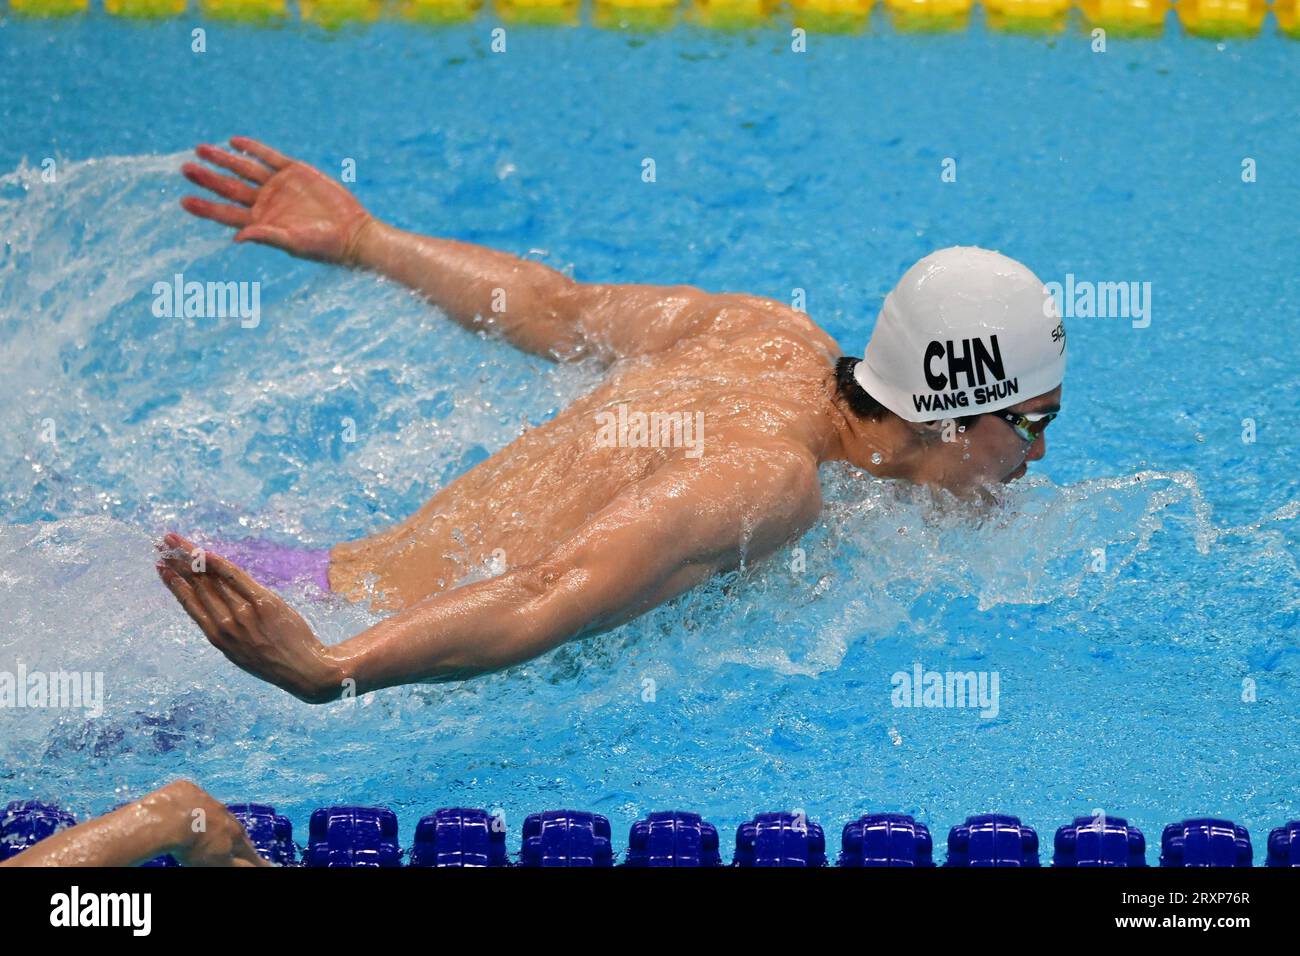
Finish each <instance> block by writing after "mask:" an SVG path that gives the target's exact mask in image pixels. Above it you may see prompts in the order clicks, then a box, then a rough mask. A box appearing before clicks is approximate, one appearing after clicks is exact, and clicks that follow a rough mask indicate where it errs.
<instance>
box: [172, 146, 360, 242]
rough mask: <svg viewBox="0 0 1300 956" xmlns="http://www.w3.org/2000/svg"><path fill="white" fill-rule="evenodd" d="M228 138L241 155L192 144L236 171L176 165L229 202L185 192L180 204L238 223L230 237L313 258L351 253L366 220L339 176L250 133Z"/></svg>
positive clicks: (196, 212)
mask: <svg viewBox="0 0 1300 956" xmlns="http://www.w3.org/2000/svg"><path fill="white" fill-rule="evenodd" d="M230 145H231V146H233V147H234V148H235V149H237V150H239V152H240V153H243V154H246V155H235V154H234V153H230V152H227V151H225V150H222V149H218V148H216V147H215V146H208V145H207V144H203V145H200V146H198V147H196V148H195V150H194V152H195V153H196V154H198V156H199V158H200V159H204V160H207V161H208V162H209V163H212V164H213V165H214V166H220V167H222V168H223V169H228V170H230V171H231V172H232V173H235V174H236V175H235V176H223V175H221V174H220V173H216V172H213V171H212V170H211V169H209V168H208V167H206V166H200V165H199V164H198V163H185V164H184V165H183V166H181V173H182V174H183V175H184V176H185V178H186V179H188V180H189V181H190V182H192V183H194V184H195V185H197V186H201V187H203V188H204V189H208V190H211V191H212V192H214V193H216V194H217V195H218V196H221V197H222V198H224V199H229V200H230V202H229V203H223V202H213V201H212V200H209V199H200V198H198V197H197V196H186V197H185V198H184V199H182V200H181V206H182V207H183V208H184V209H185V210H186V211H187V212H190V213H193V214H194V215H196V216H198V217H200V218H202V219H211V220H212V221H213V222H219V223H222V224H224V225H227V226H233V227H234V228H236V229H238V230H239V231H238V232H236V233H235V241H236V242H260V243H263V244H265V245H268V246H274V247H275V248H277V249H283V250H284V251H285V252H287V253H289V254H290V255H294V256H298V257H300V258H303V259H314V260H316V261H318V262H333V263H339V264H345V265H350V264H352V263H353V262H354V261H355V253H356V247H357V243H358V240H359V238H360V236H361V232H362V230H363V229H364V228H365V227H366V225H367V224H369V223H371V222H373V220H372V219H371V216H370V214H369V213H368V212H366V210H365V209H364V208H362V206H361V203H359V202H357V200H356V197H354V196H353V195H352V194H351V193H350V192H348V191H347V189H346V188H344V187H343V185H342V184H341V183H339V182H337V181H335V180H334V179H331V178H330V177H329V176H326V175H325V174H324V173H322V172H321V171H320V170H318V169H315V168H313V167H311V166H308V165H307V164H306V163H304V162H300V161H298V160H296V159H290V158H289V157H288V156H285V155H283V154H282V153H279V152H277V151H276V150H274V149H272V148H271V147H269V146H266V145H264V144H262V143H259V142H258V141H257V140H255V139H249V138H248V137H246V136H235V137H232V138H231V140H230ZM236 177H239V178H236Z"/></svg>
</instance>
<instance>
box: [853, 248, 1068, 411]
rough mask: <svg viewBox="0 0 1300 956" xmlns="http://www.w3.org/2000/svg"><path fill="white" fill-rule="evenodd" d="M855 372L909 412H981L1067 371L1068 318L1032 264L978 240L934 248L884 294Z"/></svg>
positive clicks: (1039, 390) (1019, 398)
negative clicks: (972, 243)
mask: <svg viewBox="0 0 1300 956" xmlns="http://www.w3.org/2000/svg"><path fill="white" fill-rule="evenodd" d="M853 377H854V378H855V379H857V382H858V384H859V385H861V386H862V387H863V388H864V389H866V390H867V393H868V394H869V395H871V397H872V398H874V399H876V400H877V401H878V402H880V404H882V405H884V406H885V407H886V408H888V409H889V410H890V411H891V412H893V413H894V414H896V415H898V416H899V417H900V418H904V419H906V420H907V421H909V422H931V421H936V420H938V419H941V418H960V417H961V416H963V415H979V414H982V413H983V412H993V411H997V410H998V409H999V408H1007V407H1008V406H1011V405H1018V404H1019V403H1021V402H1023V401H1025V400H1026V399H1030V398H1033V397H1034V396H1036V395H1041V394H1043V393H1044V392H1050V391H1051V390H1052V389H1054V388H1056V386H1058V385H1060V384H1061V380H1062V379H1063V378H1064V377H1065V325H1064V324H1063V323H1062V322H1061V319H1060V312H1059V310H1058V309H1057V307H1056V299H1055V298H1054V297H1053V296H1052V294H1051V293H1050V292H1048V291H1047V290H1046V289H1044V288H1043V283H1042V282H1040V281H1039V279H1038V277H1037V276H1036V275H1034V274H1033V273H1032V272H1030V271H1029V269H1028V268H1026V267H1025V266H1023V265H1021V264H1020V263H1019V262H1016V261H1015V260H1014V259H1008V258H1007V257H1006V256H1004V255H1002V254H1000V253H997V252H990V251H989V250H988V249H978V248H976V247H974V246H954V247H952V248H951V249H940V250H939V251H938V252H934V253H931V254H930V255H928V256H926V257H925V258H924V259H922V260H921V261H920V262H918V263H917V264H916V265H914V266H912V268H910V269H908V270H907V272H906V273H904V274H903V278H901V279H899V280H898V285H896V286H894V290H893V291H892V292H890V293H889V295H887V296H886V297H885V304H884V306H883V307H882V308H881V310H880V315H879V317H878V318H877V319H876V328H875V331H874V332H872V334H871V341H870V342H868V343H867V353H866V356H865V357H864V359H863V360H862V361H861V362H859V363H858V364H857V365H856V366H854V369H853Z"/></svg>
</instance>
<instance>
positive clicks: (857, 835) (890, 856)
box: [837, 813, 934, 867]
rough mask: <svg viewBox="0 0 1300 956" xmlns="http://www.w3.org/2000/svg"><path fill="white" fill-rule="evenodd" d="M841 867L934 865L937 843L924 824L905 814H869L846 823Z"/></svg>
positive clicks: (841, 839) (841, 845)
mask: <svg viewBox="0 0 1300 956" xmlns="http://www.w3.org/2000/svg"><path fill="white" fill-rule="evenodd" d="M837 864H838V865H839V866H853V867H859V866H910V867H929V866H934V843H933V841H932V840H931V839H930V830H929V829H928V828H927V827H926V825H925V824H924V823H917V822H916V820H914V819H912V817H910V816H908V815H907V814H905V813H870V814H865V815H863V816H861V817H859V818H858V819H856V820H853V821H852V822H850V823H846V824H844V831H843V833H842V834H841V835H840V856H839V860H838V861H837Z"/></svg>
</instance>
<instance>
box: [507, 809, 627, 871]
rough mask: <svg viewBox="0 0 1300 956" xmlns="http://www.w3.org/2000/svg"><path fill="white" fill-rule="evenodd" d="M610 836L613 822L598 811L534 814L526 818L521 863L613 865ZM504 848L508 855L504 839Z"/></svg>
mask: <svg viewBox="0 0 1300 956" xmlns="http://www.w3.org/2000/svg"><path fill="white" fill-rule="evenodd" d="M610 835H611V834H610V829H609V821H608V820H606V819H605V818H604V817H602V816H601V815H600V814H598V813H584V812H583V811H581V810H549V811H547V812H546V813H534V814H533V815H532V816H530V817H529V818H528V819H526V820H525V821H524V835H523V843H522V845H521V846H520V848H519V865H520V866H530V867H531V866H552V867H553V866H593V867H602V866H613V865H614V848H613V842H612V841H611V840H610ZM502 836H503V838H504V834H502ZM501 850H502V854H504V853H505V842H504V839H503V840H502V846H501Z"/></svg>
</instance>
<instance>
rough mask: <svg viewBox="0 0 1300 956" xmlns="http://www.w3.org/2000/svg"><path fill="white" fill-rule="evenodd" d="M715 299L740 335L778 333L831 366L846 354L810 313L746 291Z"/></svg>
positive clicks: (722, 294) (727, 294)
mask: <svg viewBox="0 0 1300 956" xmlns="http://www.w3.org/2000/svg"><path fill="white" fill-rule="evenodd" d="M716 298H717V299H718V300H719V311H720V313H722V312H725V313H726V314H727V315H728V316H729V317H730V318H731V321H729V322H728V323H727V325H728V326H731V327H732V330H733V331H734V332H735V333H737V334H740V335H745V334H747V333H750V332H754V333H760V334H763V335H771V334H773V333H775V334H779V335H781V336H782V337H784V338H787V339H789V340H790V341H791V342H792V343H793V344H796V345H799V346H803V347H805V348H808V349H809V350H811V351H812V352H814V353H815V354H816V356H817V358H818V359H819V360H822V361H826V362H830V363H833V362H834V361H835V359H837V358H839V356H841V355H843V354H844V353H843V350H842V349H841V348H840V346H839V343H837V342H836V341H835V339H834V338H832V337H831V335H830V334H829V333H828V332H827V331H826V330H825V329H823V328H822V327H821V326H819V325H818V324H817V323H816V322H814V321H813V320H812V319H811V318H810V317H809V316H808V313H806V312H801V311H799V310H798V309H795V308H792V307H791V306H788V305H786V304H785V303H784V302H778V301H777V300H776V299H768V298H765V297H763V296H759V295H752V294H750V293H744V292H726V293H721V294H718V295H717V296H716Z"/></svg>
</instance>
